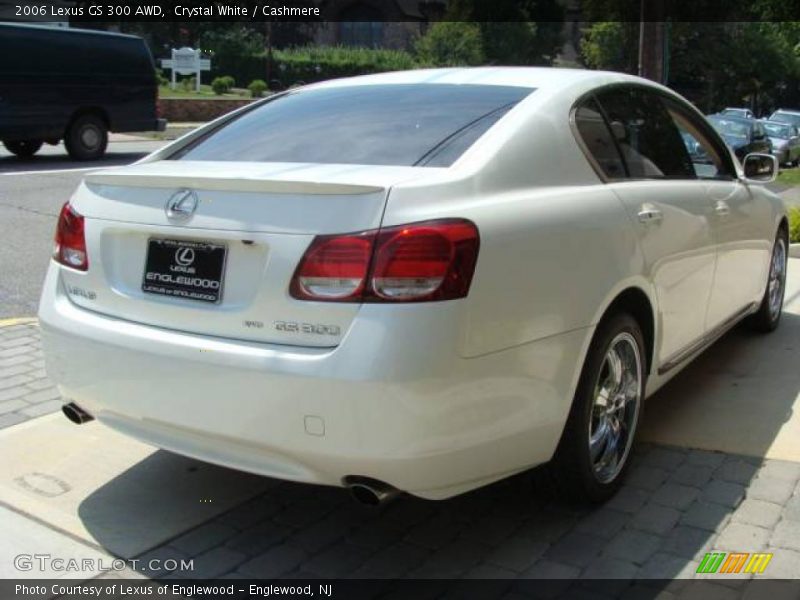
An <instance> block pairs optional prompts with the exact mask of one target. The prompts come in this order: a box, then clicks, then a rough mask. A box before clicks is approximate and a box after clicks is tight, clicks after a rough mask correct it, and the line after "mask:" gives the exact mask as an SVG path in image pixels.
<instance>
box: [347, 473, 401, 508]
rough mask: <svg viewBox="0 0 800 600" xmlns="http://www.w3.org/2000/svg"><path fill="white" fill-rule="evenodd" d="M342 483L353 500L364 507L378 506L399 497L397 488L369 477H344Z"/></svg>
mask: <svg viewBox="0 0 800 600" xmlns="http://www.w3.org/2000/svg"><path fill="white" fill-rule="evenodd" d="M344 483H345V487H346V488H347V489H348V490H350V494H351V495H352V496H353V499H354V500H355V501H356V502H358V503H359V504H363V505H365V506H380V505H382V504H386V503H387V502H390V501H391V500H393V499H394V498H396V497H397V496H399V495H400V490H398V489H397V488H394V487H392V486H390V485H389V484H388V483H384V482H382V481H378V480H377V479H371V478H369V477H354V476H351V477H345V482H344Z"/></svg>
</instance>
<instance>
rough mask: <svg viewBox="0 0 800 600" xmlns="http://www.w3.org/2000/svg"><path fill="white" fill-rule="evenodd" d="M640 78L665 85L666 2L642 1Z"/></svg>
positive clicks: (659, 0)
mask: <svg viewBox="0 0 800 600" xmlns="http://www.w3.org/2000/svg"><path fill="white" fill-rule="evenodd" d="M640 7H641V8H640V19H639V76H640V77H646V78H647V79H651V80H653V81H656V82H658V83H665V81H664V79H665V77H664V76H665V72H664V54H665V52H664V49H665V46H666V36H665V29H666V28H665V23H664V0H640Z"/></svg>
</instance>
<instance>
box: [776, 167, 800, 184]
mask: <svg viewBox="0 0 800 600" xmlns="http://www.w3.org/2000/svg"><path fill="white" fill-rule="evenodd" d="M778 183H783V184H784V185H800V169H783V170H782V171H781V172H780V173H779V174H778Z"/></svg>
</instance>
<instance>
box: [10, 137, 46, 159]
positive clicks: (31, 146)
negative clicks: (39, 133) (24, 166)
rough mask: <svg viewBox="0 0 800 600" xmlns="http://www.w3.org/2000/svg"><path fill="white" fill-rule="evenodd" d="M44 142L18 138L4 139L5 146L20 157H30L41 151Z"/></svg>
mask: <svg viewBox="0 0 800 600" xmlns="http://www.w3.org/2000/svg"><path fill="white" fill-rule="evenodd" d="M43 143H44V142H43V141H42V140H16V141H4V142H3V146H5V147H6V150H8V151H9V152H11V154H15V155H16V156H18V157H20V158H30V157H31V156H33V155H34V154H36V153H37V152H38V151H39V148H41V147H42V144H43Z"/></svg>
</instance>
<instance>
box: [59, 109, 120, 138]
mask: <svg viewBox="0 0 800 600" xmlns="http://www.w3.org/2000/svg"><path fill="white" fill-rule="evenodd" d="M85 115H95V116H98V117H100V119H102V121H103V123H105V126H106V129H107V130H108V131H111V119H110V118H109V116H108V112H107V111H106V110H105V109H104V108H102V107H100V106H81V107H80V108H77V109H75V110H74V111H72V114H71V115H70V117H69V120H68V121H67V126H66V128H65V129H64V135H67V132H68V131H69V128H70V127H72V124H73V123H74V122H75V121H77V120H78V119H79V118H81V117H83V116H85Z"/></svg>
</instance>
